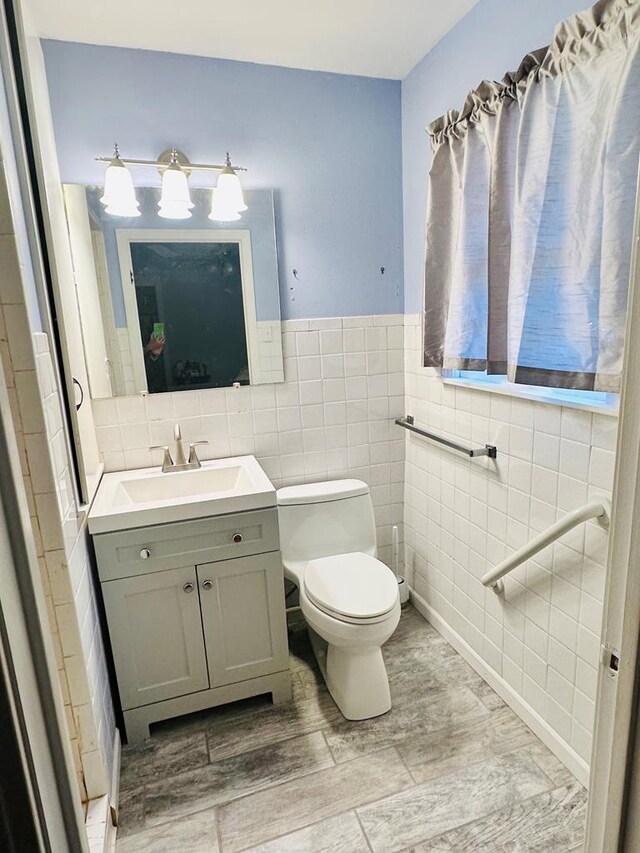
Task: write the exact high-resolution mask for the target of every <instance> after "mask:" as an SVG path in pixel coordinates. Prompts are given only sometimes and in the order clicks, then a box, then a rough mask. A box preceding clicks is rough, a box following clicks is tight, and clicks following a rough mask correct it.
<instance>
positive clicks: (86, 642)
mask: <svg viewBox="0 0 640 853" xmlns="http://www.w3.org/2000/svg"><path fill="white" fill-rule="evenodd" d="M33 344H34V352H35V363H36V373H37V377H38V387H39V389H40V394H41V399H42V403H41V406H42V411H43V412H44V419H45V436H43V437H40V438H41V439H42V438H44V439H46V440H41V441H40V444H39V445H35V446H34V448H35V447H37V453H38V455H36V456H35V457H34V456H33V454H32V452H31V446H30V442H29V438H30V436H27V456H28V459H29V463H30V471H32V472H33V473H32V482H34V484H37V482H38V478H39V477H40V476H42V474H43V472H49V476H51V475H53V480H54V485H55V491H56V499H57V500H56V501H51V507H50V508H47V509H46V513H48V515H46V514H45V507H43V506H40V510H41V512H40V526H41V528H43V539H44V540H45V543H46V539H47V533H46V531H47V528H48V527H49V526H50V527H51V533H50V534H49V535H50V536H57V537H59V535H60V534H59V532H58V531H60V530H61V532H62V543H61V544H62V547H60V542H59V539H58V538H56V539H55V540H54V541H53V542H52V543H51V546H52V547H56V550H53V551H48V552H46V553H45V561H46V564H47V567H48V568H49V577H50V582H51V589H52V595H53V604H54V610H55V613H56V618H57V623H58V627H59V631H60V637H61V642H62V649H63V655H64V659H65V661H66V660H67V659H68V658H70V657H77V658H79V659H80V660H81V661H82V663H83V664H84V665H83V666H74V667H73V669H72V674H69V675H68V681H69V693H70V700H71V712H72V715H73V719H74V723H75V729H76V731H77V733H78V749H79V752H80V760H81V762H82V767H83V775H84V782H85V786H86V788H87V794H88V796H89V797H91V796H98V795H101V794H104V793H105V792H106V791H105V787H104V786H105V783H106V782H107V781H109V780H110V779H111V774H112V770H113V737H114V732H115V719H114V711H113V701H112V698H111V689H110V686H109V677H108V672H107V665H106V658H105V651H104V644H103V641H102V634H101V628H100V622H99V618H98V610H97V600H96V588H95V583H94V580H93V575H92V568H91V557H90V555H89V541H88V540H89V534H88V531H87V526H86V519H85V518H84V513H82V514H81V513H79V511H78V506H77V504H76V499H75V494H74V489H73V485H72V481H71V476H72V474H71V470H70V463H69V457H68V454H67V447H66V438H65V433H64V429H63V418H62V409H61V402H60V396H59V393H58V386H57V381H56V375H55V371H54V368H53V362H52V360H51V354H50V352H49V341H48V338H47V336H46V335H45V334H43V333H36V334H34V335H33ZM43 480H44V482H45V484H46V482H47V478H46V477H43ZM34 489H36V486H35V485H34ZM38 498H39V495H38V494H37V490H36V505H37V506H38V505H39V504H38ZM43 525H44V527H43ZM80 660H79V661H78V662H79V663H80Z"/></svg>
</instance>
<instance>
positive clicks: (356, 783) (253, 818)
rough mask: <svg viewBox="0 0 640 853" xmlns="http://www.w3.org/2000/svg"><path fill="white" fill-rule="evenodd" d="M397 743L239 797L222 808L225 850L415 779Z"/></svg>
mask: <svg viewBox="0 0 640 853" xmlns="http://www.w3.org/2000/svg"><path fill="white" fill-rule="evenodd" d="M411 784H412V782H411V777H410V775H409V772H408V770H407V769H406V767H405V766H404V764H403V763H402V761H401V759H400V756H399V755H398V753H397V752H396V751H395V750H393V749H386V750H383V751H382V752H377V753H372V754H371V755H367V756H365V757H364V758H359V759H356V760H355V761H351V762H349V763H347V764H343V765H340V766H338V767H331V768H329V769H328V770H323V771H321V772H320V773H314V774H313V775H311V776H305V777H303V778H302V779H296V780H295V781H293V782H287V783H285V784H284V785H278V786H277V787H276V788H270V789H267V790H266V791H261V792H260V793H258V794H253V795H251V796H248V797H245V798H244V799H241V800H235V801H234V802H232V803H229V804H228V805H226V806H222V807H221V808H220V811H219V826H220V837H221V840H222V846H223V850H224V853H236V851H239V850H243V849H244V848H245V847H251V846H252V845H253V846H255V845H257V844H262V843H264V842H265V841H270V840H272V839H274V838H278V837H279V836H281V835H286V834H287V833H290V832H293V831H294V830H297V829H301V828H302V827H304V826H307V825H309V824H311V823H313V822H315V821H319V820H324V819H326V818H329V817H333V816H337V815H338V814H340V813H341V812H345V811H351V810H352V809H354V808H356V807H357V806H360V805H363V804H364V803H369V802H372V801H373V800H375V799H377V798H379V797H385V796H388V795H389V794H391V793H395V792H396V791H400V790H402V789H404V788H407V787H408V786H409V785H411Z"/></svg>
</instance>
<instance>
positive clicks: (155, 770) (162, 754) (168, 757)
mask: <svg viewBox="0 0 640 853" xmlns="http://www.w3.org/2000/svg"><path fill="white" fill-rule="evenodd" d="M208 761H209V753H208V750H207V738H206V736H205V734H204V732H191V731H189V732H187V733H185V734H182V733H180V734H176V735H173V736H171V735H168V736H166V737H162V738H151V739H150V740H147V741H145V743H143V744H141V745H139V746H126V747H125V748H124V749H123V750H122V767H121V770H120V789H121V790H123V791H126V790H129V789H131V788H136V787H139V786H140V785H141V784H145V783H146V782H153V781H157V780H159V779H166V778H167V777H168V776H175V775H177V774H178V773H183V772H185V771H186V770H193V769H195V768H196V767H202V766H203V765H205V764H207V763H208Z"/></svg>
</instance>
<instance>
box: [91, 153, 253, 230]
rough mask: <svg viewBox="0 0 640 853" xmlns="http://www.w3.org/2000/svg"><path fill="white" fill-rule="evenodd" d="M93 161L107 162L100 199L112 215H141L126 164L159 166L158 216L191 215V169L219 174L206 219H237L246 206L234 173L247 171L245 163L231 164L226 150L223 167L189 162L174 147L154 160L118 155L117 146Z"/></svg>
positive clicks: (230, 220) (179, 217) (238, 181)
mask: <svg viewBox="0 0 640 853" xmlns="http://www.w3.org/2000/svg"><path fill="white" fill-rule="evenodd" d="M96 160H98V161H99V162H100V163H108V164H109V165H108V166H107V171H106V173H105V178H104V194H103V196H102V198H101V199H100V201H101V202H102V204H103V205H104V206H105V208H106V212H107V213H110V214H112V215H113V216H127V217H131V216H140V209H139V208H140V205H139V203H138V201H137V199H136V194H135V188H134V186H133V179H132V177H131V173H130V172H129V170H128V169H127V166H151V167H153V168H155V169H158V171H159V172H160V175H161V177H162V191H161V194H160V202H159V204H158V216H162V217H163V218H164V219H188V218H189V217H190V216H191V209H192V208H193V202H192V201H191V196H190V194H189V184H188V180H187V179H188V177H189V175H190V173H191V172H192V171H193V170H194V169H196V170H198V171H206V172H219V173H220V174H219V176H218V181H217V184H216V186H215V188H214V189H213V191H212V194H211V213H210V214H209V219H213V220H215V221H216V222H236V221H237V220H238V219H240V214H241V213H242V212H243V211H245V210H246V209H247V206H246V204H245V203H244V197H243V195H242V186H241V184H240V179H239V178H238V175H237V172H246V171H247V170H246V168H245V167H244V166H232V165H231V159H230V157H229V154H228V153H227V158H226V162H225V164H224V165H223V166H219V165H214V164H209V163H190V162H189V160H188V159H187V158H186V157H185V155H184V154H182V152H181V151H178V150H177V148H171V149H169V150H167V151H163V152H162V154H161V155H160V156H159V157H158V159H157V160H132V159H126V158H123V157H121V156H120V152H119V150H118V146H117V145H116V146H115V148H114V154H113V156H112V157H96Z"/></svg>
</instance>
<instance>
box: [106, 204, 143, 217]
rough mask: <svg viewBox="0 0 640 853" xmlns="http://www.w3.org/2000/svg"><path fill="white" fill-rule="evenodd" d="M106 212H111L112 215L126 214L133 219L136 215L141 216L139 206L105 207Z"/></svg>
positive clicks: (125, 215)
mask: <svg viewBox="0 0 640 853" xmlns="http://www.w3.org/2000/svg"><path fill="white" fill-rule="evenodd" d="M104 212H105V213H109V214H111V216H124V217H125V218H126V219H133V218H134V217H135V216H140V215H141V214H140V211H139V210H138V207H137V205H136V207H118V206H116V207H105V209H104Z"/></svg>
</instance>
